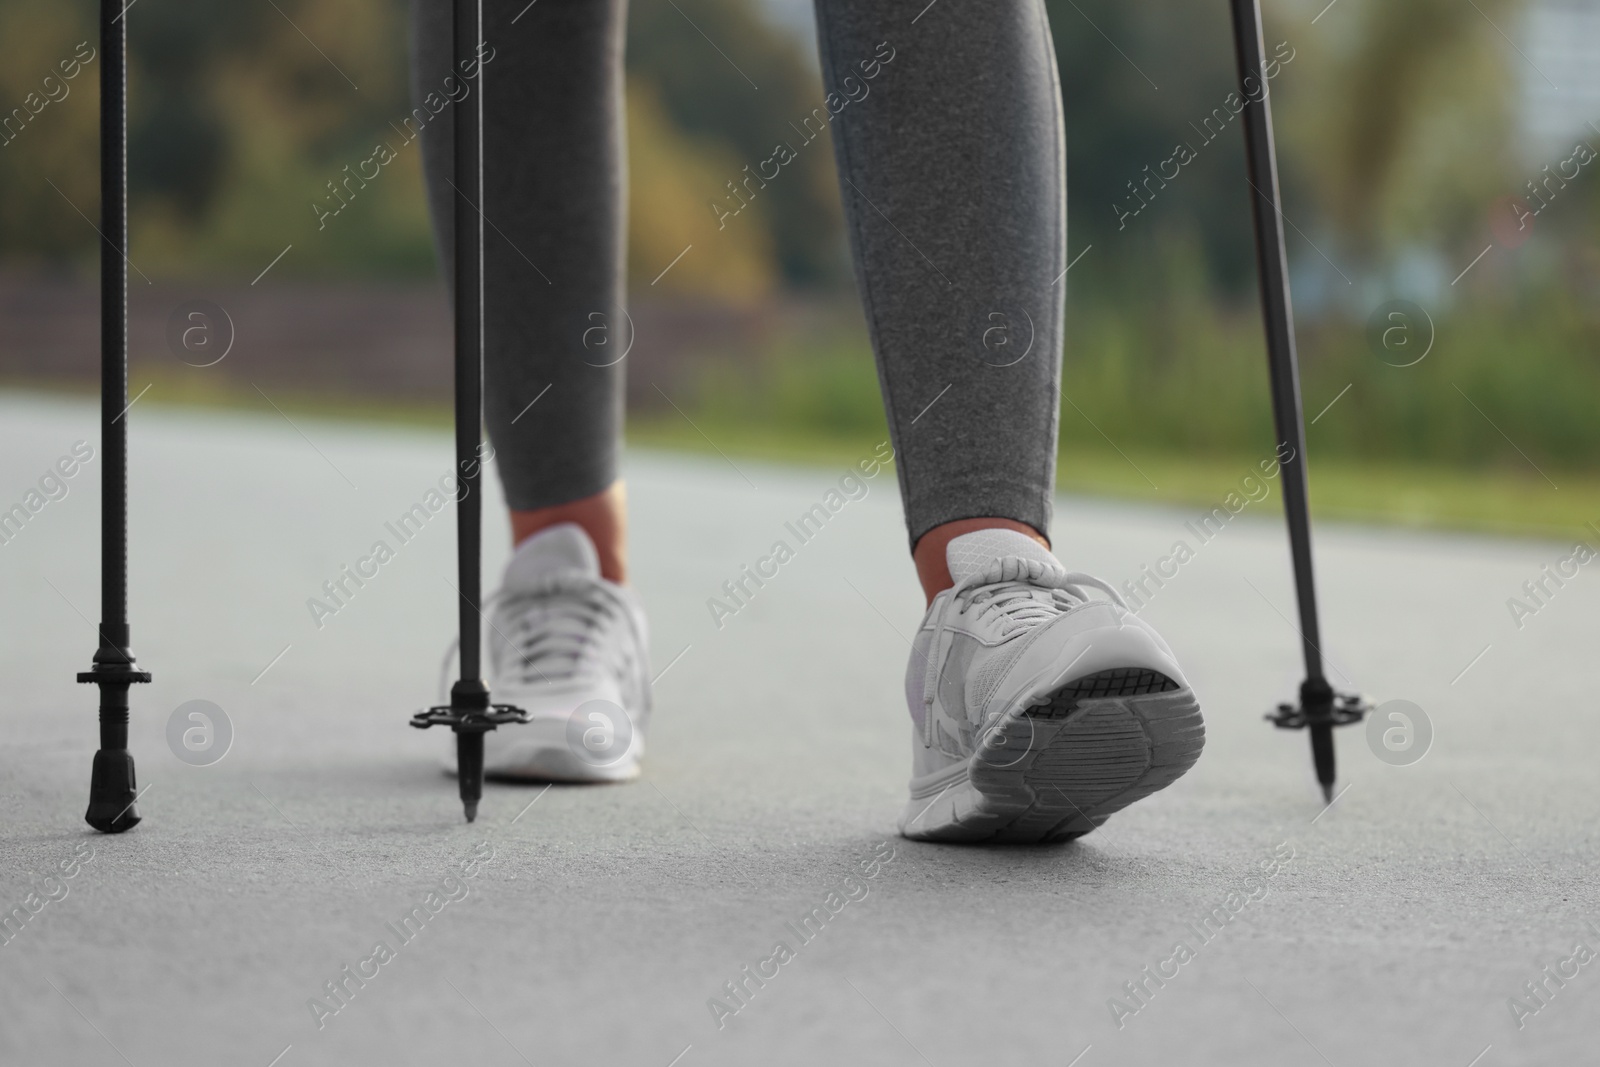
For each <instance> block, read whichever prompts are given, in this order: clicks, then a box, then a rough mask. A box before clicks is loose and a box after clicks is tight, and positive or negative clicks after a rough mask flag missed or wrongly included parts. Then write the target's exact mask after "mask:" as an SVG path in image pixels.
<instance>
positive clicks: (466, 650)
mask: <svg viewBox="0 0 1600 1067" xmlns="http://www.w3.org/2000/svg"><path fill="white" fill-rule="evenodd" d="M452 25H453V35H452V36H453V41H452V49H451V54H452V55H453V56H454V57H455V67H456V71H457V72H458V73H459V72H460V71H462V70H466V69H469V68H468V66H467V65H468V64H469V63H470V62H471V61H472V57H473V55H474V53H475V52H476V49H477V47H478V42H479V41H481V40H482V31H483V7H482V0H454V19H453V23H452ZM478 88H479V91H478V92H475V93H471V94H470V95H468V96H467V98H466V99H465V100H463V101H461V102H460V103H458V104H457V105H456V112H455V186H456V197H455V288H456V292H455V320H456V321H455V333H456V336H455V343H456V477H457V478H458V479H460V491H459V493H458V495H457V500H456V527H457V534H456V536H457V541H456V555H457V561H456V562H457V571H458V575H459V579H460V587H461V600H460V604H459V607H460V615H461V618H460V625H461V678H462V680H463V681H464V682H466V681H479V680H480V679H481V677H482V664H481V657H480V655H479V644H478V633H479V600H480V597H481V593H482V574H481V567H480V560H479V545H480V543H481V538H482V535H483V500H482V497H481V496H480V495H479V492H478V485H479V479H480V475H481V473H482V471H481V463H480V461H479V458H478V446H479V444H480V443H481V441H482V439H483V429H482V427H483V216H482V214H481V213H480V212H479V210H478V205H480V204H482V203H483V92H482V79H481V77H480V79H479V86H478Z"/></svg>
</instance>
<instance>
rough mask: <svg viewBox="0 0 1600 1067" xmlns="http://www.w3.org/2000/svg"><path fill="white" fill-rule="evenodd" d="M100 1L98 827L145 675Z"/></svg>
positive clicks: (117, 53) (115, 71) (134, 810)
mask: <svg viewBox="0 0 1600 1067" xmlns="http://www.w3.org/2000/svg"><path fill="white" fill-rule="evenodd" d="M126 15H127V9H126V8H125V7H124V6H123V5H122V3H120V2H119V0H101V3H100V234H101V244H100V442H101V443H100V450H101V463H102V464H103V466H102V468H101V481H100V494H101V495H100V641H99V647H98V648H97V649H96V650H95V654H94V669H93V670H92V671H86V672H83V673H81V674H79V675H78V680H79V681H80V682H91V683H94V684H96V685H98V686H99V687H100V749H99V751H97V752H96V753H95V755H94V771H93V775H92V777H91V779H90V783H89V809H88V811H87V812H86V813H85V815H84V819H85V821H87V822H88V823H89V825H90V826H93V827H94V828H95V829H97V830H100V831H102V832H105V833H121V832H122V831H124V830H127V829H129V828H131V827H133V826H135V825H137V824H138V822H139V818H140V817H139V809H138V807H137V805H136V804H135V801H136V800H137V798H138V794H137V792H136V791H135V789H136V782H135V778H134V768H133V756H132V755H131V754H129V752H128V688H129V686H130V685H132V684H133V683H136V682H148V681H149V680H150V675H149V674H148V673H146V672H144V671H141V670H139V668H138V665H137V664H136V663H135V662H134V658H133V652H132V650H131V649H130V648H129V647H128V646H129V641H130V638H129V629H128V421H127V413H128V61H127V55H128V21H127V17H126Z"/></svg>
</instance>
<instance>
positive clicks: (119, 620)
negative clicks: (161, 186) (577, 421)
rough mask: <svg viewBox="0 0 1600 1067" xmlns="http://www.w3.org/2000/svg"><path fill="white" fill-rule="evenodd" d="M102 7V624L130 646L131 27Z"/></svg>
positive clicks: (109, 638)
mask: <svg viewBox="0 0 1600 1067" xmlns="http://www.w3.org/2000/svg"><path fill="white" fill-rule="evenodd" d="M121 6H122V5H121V4H119V3H116V2H107V0H102V2H101V4H100V62H101V68H100V232H101V234H102V235H103V236H104V239H105V244H106V245H107V246H108V247H106V248H102V249H101V254H100V438H101V451H102V459H101V462H102V464H103V466H102V467H101V482H100V494H101V504H100V624H101V643H102V644H107V643H110V644H112V645H113V647H116V648H123V647H126V645H127V643H128V636H127V633H126V631H127V627H128V423H127V420H126V419H125V418H124V415H125V414H126V412H125V409H126V408H127V406H128V261H127V253H128V83H127V72H128V64H127V42H128V21H127V19H126V18H123V17H119V16H120V15H121Z"/></svg>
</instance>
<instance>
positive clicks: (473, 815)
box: [461, 801, 478, 822]
mask: <svg viewBox="0 0 1600 1067" xmlns="http://www.w3.org/2000/svg"><path fill="white" fill-rule="evenodd" d="M461 807H462V808H463V809H465V811H466V813H467V821H468V822H477V821H478V805H477V804H474V803H472V802H470V801H465V802H463V803H462V805H461Z"/></svg>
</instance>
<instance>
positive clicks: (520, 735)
mask: <svg viewBox="0 0 1600 1067" xmlns="http://www.w3.org/2000/svg"><path fill="white" fill-rule="evenodd" d="M636 729H637V727H636ZM454 740H455V739H454V738H453V737H452V738H450V741H451V744H450V745H449V746H448V748H447V749H446V751H445V754H444V758H443V760H442V761H441V768H442V769H443V771H444V773H445V774H448V775H454V774H455V773H456V758H455V744H454ZM484 744H485V748H486V751H485V752H484V767H483V769H484V774H483V777H484V780H485V781H488V782H560V783H564V784H571V785H588V784H596V785H598V784H604V783H607V782H627V781H631V780H633V779H634V778H637V777H639V770H640V767H639V764H640V760H641V759H642V758H643V756H644V747H645V746H644V737H643V736H642V735H638V734H636V735H635V736H634V739H633V744H632V745H631V746H630V748H629V750H628V751H627V752H625V753H623V755H622V756H621V757H620V758H618V759H617V760H616V761H615V762H612V763H605V764H599V763H591V762H589V761H588V760H585V759H580V758H579V757H578V756H577V754H576V753H574V752H573V751H572V749H571V748H570V747H569V745H568V742H567V727H566V723H565V721H563V720H550V719H535V720H534V721H533V722H531V723H524V724H518V725H512V726H502V727H501V728H500V729H499V730H496V731H493V732H491V733H490V734H489V735H488V736H487V737H485V739H484Z"/></svg>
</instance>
